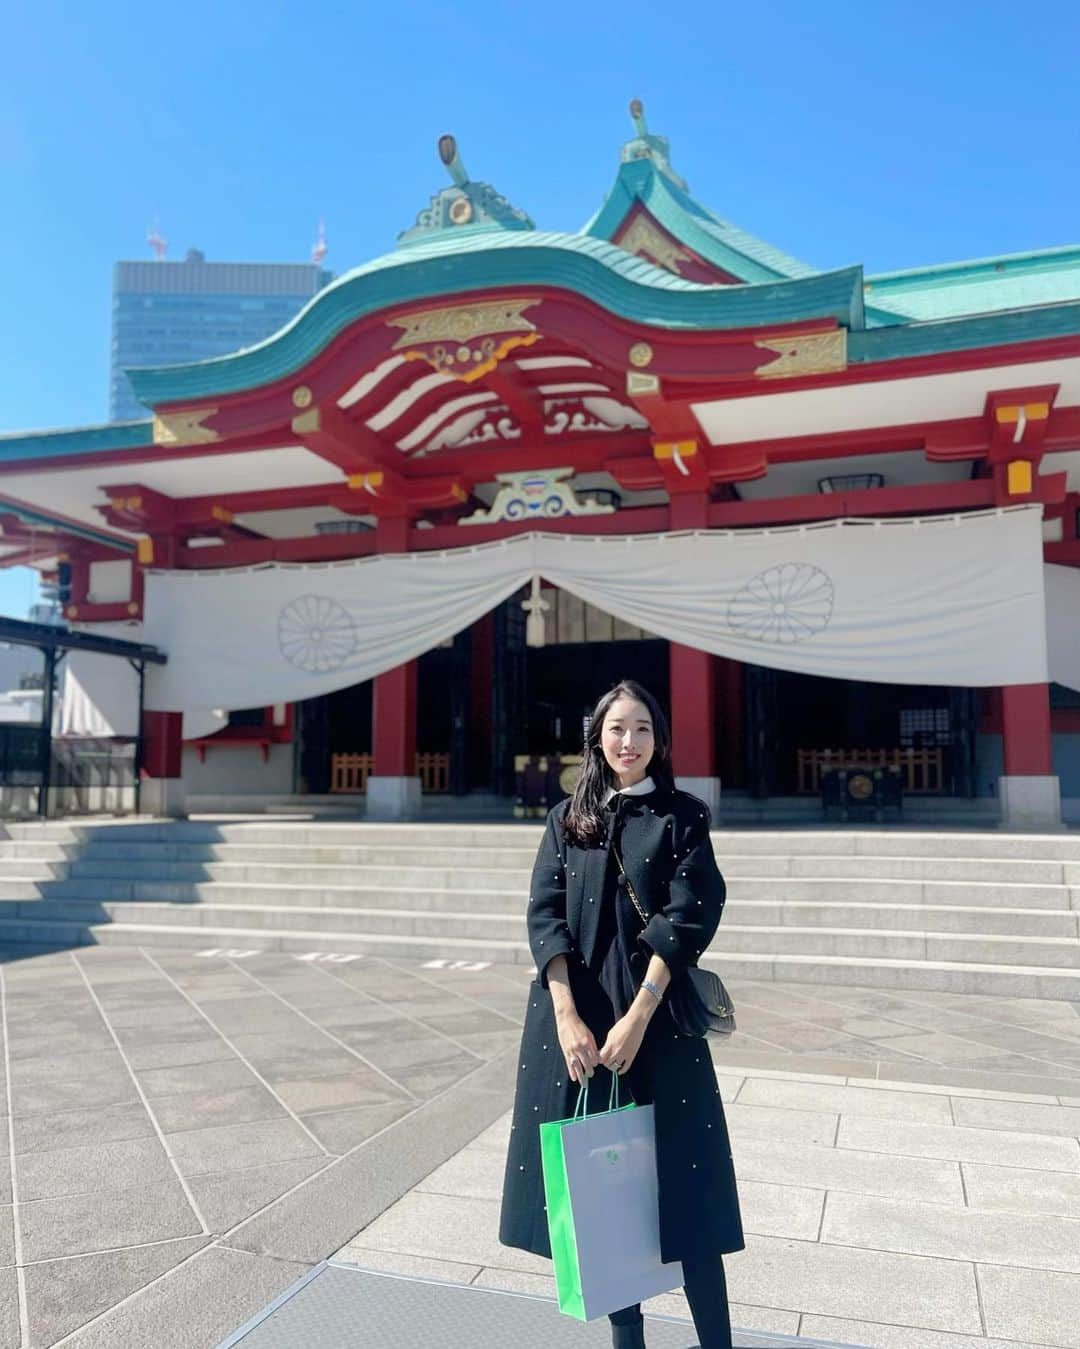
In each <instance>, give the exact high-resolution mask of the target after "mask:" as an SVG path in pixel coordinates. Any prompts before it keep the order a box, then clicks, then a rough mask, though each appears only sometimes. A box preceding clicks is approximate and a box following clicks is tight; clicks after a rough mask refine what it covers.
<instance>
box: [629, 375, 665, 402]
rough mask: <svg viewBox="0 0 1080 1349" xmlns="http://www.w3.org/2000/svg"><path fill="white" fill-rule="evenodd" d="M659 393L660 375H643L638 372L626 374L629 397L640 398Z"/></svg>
mask: <svg viewBox="0 0 1080 1349" xmlns="http://www.w3.org/2000/svg"><path fill="white" fill-rule="evenodd" d="M659 392H660V376H659V375H643V374H642V373H641V372H640V371H638V370H628V371H627V372H626V393H627V396H628V397H630V398H640V397H641V396H642V395H648V394H656V393H659Z"/></svg>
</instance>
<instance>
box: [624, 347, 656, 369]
mask: <svg viewBox="0 0 1080 1349" xmlns="http://www.w3.org/2000/svg"><path fill="white" fill-rule="evenodd" d="M627 357H628V359H629V361H630V364H631V365H634V366H637V368H638V369H639V370H642V369H644V367H645V366H647V365H649V364H650V363H651V362H652V358H653V349H652V347H650V346H649V344H648V342H635V343H634V345H633V346H632V347H631V348H630V351H629V352H628V353H627Z"/></svg>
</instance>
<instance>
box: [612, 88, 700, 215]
mask: <svg viewBox="0 0 1080 1349" xmlns="http://www.w3.org/2000/svg"><path fill="white" fill-rule="evenodd" d="M630 118H631V120H632V121H633V123H634V136H633V139H632V140H628V141H627V142H626V143H625V144H624V145H623V148H622V155H621V158H622V162H623V163H624V164H628V163H630V162H631V161H632V160H635V159H651V160H652V162H653V163H654V164H655V165H656V167H657V168H658V169H659V170H660V172H661V173H662V174H664V175H665V177H667V178H670V179H671V181H672V182H673V183H674V184H675V185H676V187H681V188H682V190H683V191H684V192H685V191H686V179H685V178H680V177H679V175H678V174H677V173H676V172H675V170H674V169H673V168H672V167H671V146H670V145H669V143H668V138H667V137H666V136H654V135H651V134H650V132H649V127H648V124H647V123H646V121H645V105H644V103H642V101H641V99H640V98H632V99H631V100H630Z"/></svg>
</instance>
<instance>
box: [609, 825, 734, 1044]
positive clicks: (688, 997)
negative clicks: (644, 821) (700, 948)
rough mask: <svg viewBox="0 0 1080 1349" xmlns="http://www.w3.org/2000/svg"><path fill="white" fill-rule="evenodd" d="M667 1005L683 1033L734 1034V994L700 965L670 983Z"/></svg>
mask: <svg viewBox="0 0 1080 1349" xmlns="http://www.w3.org/2000/svg"><path fill="white" fill-rule="evenodd" d="M611 851H612V852H613V853H614V854H615V861H616V862H617V863H618V865H619V880H620V881H621V882H622V884H623V885H624V886H625V887H626V893H627V894H628V895H629V896H630V902H631V904H633V906H634V908H635V909H636V910H637V915H638V917H639V918H640V919H641V921H642V923H643V924H646V925H647V924H648V922H649V915H648V914H647V913H646V912H645V910H644V908H643V907H642V904H641V901H640V900H639V899H638V897H637V895H636V894H635V892H634V887H633V886H632V885H631V884H630V877H629V876H628V875H627V874H626V868H625V867H624V866H623V864H622V858H621V857H620V856H619V851H618V849H617V848H616V847H615V841H614V840H612V843H611ZM667 1004H668V1009H669V1011H670V1012H671V1019H672V1021H674V1022H675V1026H676V1029H677V1030H678V1032H679V1034H680V1035H692V1036H704V1035H730V1034H731V1032H732V1031H733V1030H734V1029H735V1007H734V1005H733V1003H732V1001H731V995H730V994H729V993H728V991H727V989H726V988H725V987H724V984H723V980H722V979H721V978H720V976H719V975H718V974H714V973H713V972H712V970H703V969H701V968H700V967H699V966H697V965H687V967H686V969H685V970H684V971H683V972H682V973H681V974H679V975H676V976H675V978H674V979H672V981H671V983H670V984H669V985H668V990H667Z"/></svg>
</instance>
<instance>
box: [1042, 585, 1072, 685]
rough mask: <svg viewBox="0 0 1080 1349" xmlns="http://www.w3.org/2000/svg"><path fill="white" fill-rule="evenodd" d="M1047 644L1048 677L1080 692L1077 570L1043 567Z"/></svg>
mask: <svg viewBox="0 0 1080 1349" xmlns="http://www.w3.org/2000/svg"><path fill="white" fill-rule="evenodd" d="M1046 645H1047V652H1048V656H1049V661H1050V678H1051V679H1052V680H1054V681H1055V683H1058V684H1064V685H1065V687H1066V688H1070V689H1077V690H1080V567H1056V566H1052V565H1051V566H1047V568H1046Z"/></svg>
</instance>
